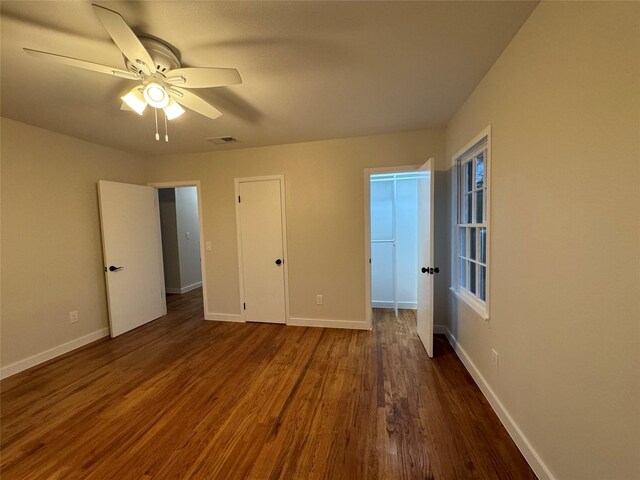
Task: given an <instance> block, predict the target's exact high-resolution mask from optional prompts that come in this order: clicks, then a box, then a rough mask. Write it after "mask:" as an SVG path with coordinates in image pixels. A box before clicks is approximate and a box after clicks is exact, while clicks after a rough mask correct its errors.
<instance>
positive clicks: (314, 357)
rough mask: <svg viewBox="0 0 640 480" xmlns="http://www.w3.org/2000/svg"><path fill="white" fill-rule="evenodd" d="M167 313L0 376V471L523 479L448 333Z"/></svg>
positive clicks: (409, 319)
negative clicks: (430, 351) (430, 338)
mask: <svg viewBox="0 0 640 480" xmlns="http://www.w3.org/2000/svg"><path fill="white" fill-rule="evenodd" d="M200 295H201V291H200V290H195V291H193V292H190V293H188V294H186V295H182V296H170V297H169V298H168V305H169V314H168V315H166V316H165V317H163V318H161V319H159V320H156V321H155V322H152V323H151V324H147V325H145V326H143V327H140V328H138V329H136V330H135V331H133V332H129V333H127V334H125V335H122V336H121V337H118V338H116V339H104V340H100V341H98V342H95V343H93V344H91V345H89V346H87V347H85V348H83V349H80V350H77V351H75V352H72V353H70V354H68V355H66V356H64V357H60V358H58V359H55V360H53V361H51V362H49V363H48V364H46V365H43V366H40V367H36V368H34V369H32V370H30V371H26V372H23V373H21V374H18V375H15V376H13V377H10V378H8V379H6V380H4V381H2V383H1V384H0V385H1V389H2V393H1V408H2V412H1V420H2V426H1V460H0V474H1V477H2V480H11V479H30V480H33V479H43V478H47V479H49V478H51V479H53V478H55V479H65V480H67V479H79V478H82V479H118V480H124V479H151V478H153V479H185V478H197V479H225V480H226V479H245V478H246V479H260V480H264V479H276V478H281V479H296V480H297V479H304V480H306V479H349V480H357V479H367V480H368V479H430V478H442V479H448V480H449V479H451V480H457V479H464V478H477V479H529V478H535V476H534V475H533V472H532V471H531V470H530V468H529V466H528V465H527V463H526V462H525V460H524V458H523V457H522V455H521V454H520V452H519V451H518V449H517V448H516V446H515V444H514V443H513V441H512V440H511V439H510V438H509V436H508V435H507V433H506V431H505V429H504V428H503V427H502V425H501V424H500V422H499V420H498V418H497V417H496V415H495V414H494V413H493V411H492V410H491V408H490V407H489V405H488V403H487V401H486V400H485V399H484V397H483V396H482V394H481V393H480V390H479V389H478V388H477V386H476V385H475V384H474V383H473V380H472V379H471V377H470V376H469V374H468V373H467V371H466V370H465V368H464V366H463V365H462V364H461V363H460V361H459V360H458V358H457V357H456V355H455V353H454V352H453V351H452V349H451V347H450V346H449V345H448V343H447V342H446V340H445V339H444V338H441V337H439V336H438V337H436V340H435V342H434V343H435V351H436V355H435V358H433V359H432V360H430V359H429V358H428V357H427V355H426V353H425V351H424V349H423V348H422V345H421V344H420V342H419V340H418V338H417V336H416V330H415V316H414V314H413V312H411V311H402V313H401V315H400V318H398V319H396V318H394V317H393V316H391V315H390V314H389V313H385V312H383V311H379V310H377V311H375V313H374V322H375V328H374V330H373V331H372V332H366V331H353V330H334V329H320V328H302V327H286V326H281V325H266V324H235V323H222V322H208V321H205V320H203V315H202V300H201V298H200Z"/></svg>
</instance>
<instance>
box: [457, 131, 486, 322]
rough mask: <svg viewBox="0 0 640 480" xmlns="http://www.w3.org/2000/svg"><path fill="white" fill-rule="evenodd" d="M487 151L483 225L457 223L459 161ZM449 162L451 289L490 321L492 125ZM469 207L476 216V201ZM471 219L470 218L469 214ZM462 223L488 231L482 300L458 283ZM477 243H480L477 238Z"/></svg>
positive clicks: (458, 215) (460, 172)
mask: <svg viewBox="0 0 640 480" xmlns="http://www.w3.org/2000/svg"><path fill="white" fill-rule="evenodd" d="M483 150H486V154H485V167H484V183H485V185H486V190H485V194H484V196H485V202H486V203H485V211H484V214H485V222H484V224H478V225H476V224H473V223H472V224H467V223H458V222H459V219H460V207H461V205H460V197H461V192H460V180H461V178H462V177H461V175H462V171H461V168H459V165H460V163H459V162H460V161H461V162H463V163H462V164H465V163H466V161H468V160H469V159H472V158H474V157H476V156H477V155H478V154H479V153H480V152H481V151H483ZM451 163H452V171H453V172H454V173H453V178H452V186H453V188H452V191H453V194H452V197H453V198H452V200H453V206H454V210H453V213H454V215H455V217H454V218H453V222H452V224H453V229H452V242H451V244H452V253H453V255H451V257H452V266H451V268H452V270H451V271H452V275H451V284H452V285H451V288H450V290H451V291H452V292H453V294H454V295H455V296H456V298H457V299H458V300H460V301H461V302H463V303H464V304H465V305H467V306H468V307H469V308H471V310H473V311H474V312H475V313H477V314H478V315H479V316H480V317H482V318H483V319H484V320H489V305H490V299H491V294H490V292H491V289H490V286H491V248H490V245H491V166H492V155H491V126H488V127H487V128H485V129H484V130H483V131H482V132H480V133H479V134H478V135H476V136H475V137H474V138H473V140H471V141H470V142H469V143H467V144H466V145H465V146H464V147H463V148H461V149H460V150H459V151H458V152H457V153H456V154H455V155H453V157H451ZM472 209H473V213H472V215H475V201H474V203H473V204H472ZM472 220H473V217H472ZM464 225H471V226H480V225H481V226H483V227H485V228H486V229H487V233H486V243H487V245H486V249H487V250H486V261H485V266H486V280H485V282H486V284H485V288H486V290H485V300H484V301H482V300H481V299H480V298H479V297H477V296H476V295H475V294H473V293H471V291H470V290H467V288H465V287H462V286H461V285H459V281H458V279H459V275H460V262H461V260H460V227H461V226H464ZM466 240H467V242H468V240H469V238H468V235H467V239H466ZM477 241H478V244H479V240H477ZM479 253H480V252H479V251H478V248H477V247H476V259H478V256H479ZM475 263H476V264H477V263H478V262H475ZM468 273H469V272H467V279H468V276H469V275H468ZM466 285H467V286H468V285H469V282H468V280H467V282H466ZM477 288H478V282H476V290H477Z"/></svg>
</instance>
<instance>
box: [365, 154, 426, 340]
mask: <svg viewBox="0 0 640 480" xmlns="http://www.w3.org/2000/svg"><path fill="white" fill-rule="evenodd" d="M430 158H432V157H430ZM419 168H420V165H401V166H397V167H372V168H365V169H364V312H365V313H364V319H365V321H366V323H367V327H368V328H369V329H371V328H372V327H373V324H372V321H371V317H372V312H371V311H372V308H373V307H372V306H371V264H370V263H369V259H370V258H371V188H370V182H371V175H375V174H379V173H403V172H414V171H416V172H417V171H418V169H419Z"/></svg>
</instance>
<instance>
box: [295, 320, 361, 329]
mask: <svg viewBox="0 0 640 480" xmlns="http://www.w3.org/2000/svg"><path fill="white" fill-rule="evenodd" d="M287 325H290V326H294V327H321V328H349V329H352V330H371V326H370V325H367V322H365V321H363V320H361V321H355V320H328V319H322V318H295V317H291V318H289V321H288V322H287Z"/></svg>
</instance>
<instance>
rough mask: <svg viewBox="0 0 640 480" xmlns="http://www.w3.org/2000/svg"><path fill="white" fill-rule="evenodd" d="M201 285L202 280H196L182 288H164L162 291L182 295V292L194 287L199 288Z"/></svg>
mask: <svg viewBox="0 0 640 480" xmlns="http://www.w3.org/2000/svg"><path fill="white" fill-rule="evenodd" d="M201 286H202V282H196V283H192V284H191V285H187V286H186V287H182V288H165V289H164V291H165V292H166V293H171V294H173V295H182V294H183V293H187V292H190V291H191V290H195V289H196V288H200V287H201Z"/></svg>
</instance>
